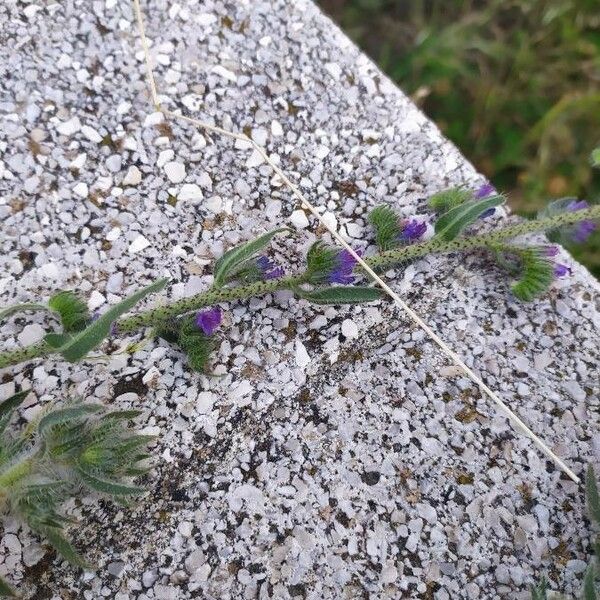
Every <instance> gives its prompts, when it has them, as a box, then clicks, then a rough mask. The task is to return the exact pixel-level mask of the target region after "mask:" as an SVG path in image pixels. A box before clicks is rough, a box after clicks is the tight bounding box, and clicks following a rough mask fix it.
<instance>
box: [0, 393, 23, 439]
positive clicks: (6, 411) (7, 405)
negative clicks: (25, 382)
mask: <svg viewBox="0 0 600 600" xmlns="http://www.w3.org/2000/svg"><path fill="white" fill-rule="evenodd" d="M27 394H29V390H23V391H21V392H17V393H16V394H14V395H12V396H11V397H10V398H7V399H6V400H5V401H4V402H2V404H0V435H1V434H2V432H3V431H4V429H6V426H7V425H8V422H9V421H10V418H11V416H12V413H13V411H14V410H15V409H16V408H17V407H18V406H19V405H20V404H21V402H23V400H25V398H26V396H27ZM0 445H1V444H0Z"/></svg>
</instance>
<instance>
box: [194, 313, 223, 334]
mask: <svg viewBox="0 0 600 600" xmlns="http://www.w3.org/2000/svg"><path fill="white" fill-rule="evenodd" d="M221 317H222V315H221V311H220V310H219V309H218V308H210V309H208V310H205V311H202V312H199V313H198V314H197V315H196V325H197V326H198V327H199V328H200V329H202V331H203V332H204V333H205V334H206V335H212V334H213V333H214V332H215V330H216V329H217V327H218V326H219V325H220V324H221Z"/></svg>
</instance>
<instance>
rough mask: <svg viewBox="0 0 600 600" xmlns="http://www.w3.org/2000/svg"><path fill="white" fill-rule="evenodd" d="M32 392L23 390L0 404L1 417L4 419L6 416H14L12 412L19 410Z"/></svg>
mask: <svg viewBox="0 0 600 600" xmlns="http://www.w3.org/2000/svg"><path fill="white" fill-rule="evenodd" d="M30 391H31V390H21V391H20V392H17V393H16V394H13V395H12V396H11V397H10V398H7V399H6V400H4V402H2V404H0V417H4V416H6V415H10V414H12V412H13V411H14V410H15V408H17V407H18V406H19V405H20V404H21V402H23V400H25V398H26V397H27V394H29V392H30Z"/></svg>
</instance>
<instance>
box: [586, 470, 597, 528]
mask: <svg viewBox="0 0 600 600" xmlns="http://www.w3.org/2000/svg"><path fill="white" fill-rule="evenodd" d="M585 495H586V498H587V505H588V512H589V513H590V518H591V519H592V521H594V522H595V523H596V525H600V495H599V494H598V483H597V481H596V474H595V473H594V467H592V465H588V468H587V474H586V478H585Z"/></svg>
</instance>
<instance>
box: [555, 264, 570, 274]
mask: <svg viewBox="0 0 600 600" xmlns="http://www.w3.org/2000/svg"><path fill="white" fill-rule="evenodd" d="M565 275H571V268H570V267H567V265H562V264H560V263H556V265H554V277H565Z"/></svg>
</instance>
